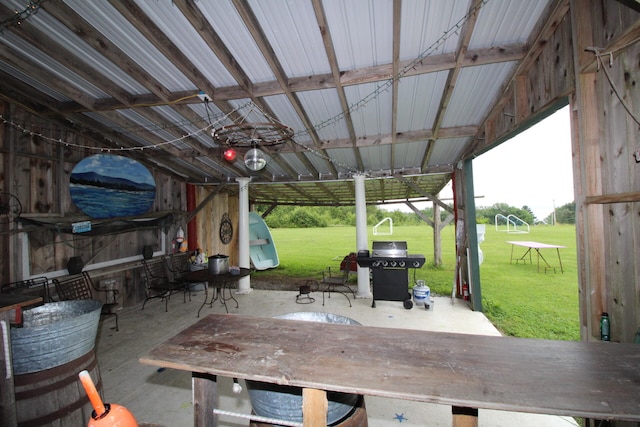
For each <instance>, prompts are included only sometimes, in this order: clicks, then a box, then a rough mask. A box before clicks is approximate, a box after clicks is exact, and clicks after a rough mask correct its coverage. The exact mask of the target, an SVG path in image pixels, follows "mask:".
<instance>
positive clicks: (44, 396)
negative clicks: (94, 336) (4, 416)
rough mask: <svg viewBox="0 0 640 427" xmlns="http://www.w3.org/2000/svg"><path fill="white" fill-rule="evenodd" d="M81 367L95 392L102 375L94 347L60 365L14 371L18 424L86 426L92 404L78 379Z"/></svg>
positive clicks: (58, 426) (27, 425)
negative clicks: (23, 372) (20, 372)
mask: <svg viewBox="0 0 640 427" xmlns="http://www.w3.org/2000/svg"><path fill="white" fill-rule="evenodd" d="M85 369H86V370H87V371H88V372H89V374H90V375H91V378H92V379H93V382H94V384H95V386H96V389H97V390H98V392H100V393H102V378H101V376H100V370H99V367H98V360H97V358H96V354H95V350H94V349H91V351H89V352H88V353H86V354H85V355H83V356H80V357H79V358H77V359H74V360H72V361H70V362H67V363H65V364H63V365H59V366H56V367H54V368H50V369H45V370H43V371H38V372H33V373H29V374H22V375H16V376H15V377H14V387H15V395H16V413H17V418H18V427H41V426H56V427H67V426H68V427H71V426H73V427H79V426H86V425H87V423H88V422H89V420H90V419H91V412H92V411H93V407H92V406H91V403H90V402H89V398H88V397H87V394H86V392H85V391H84V388H83V387H82V384H81V383H80V380H79V379H78V374H79V373H80V371H82V370H85Z"/></svg>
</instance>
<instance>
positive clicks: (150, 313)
mask: <svg viewBox="0 0 640 427" xmlns="http://www.w3.org/2000/svg"><path fill="white" fill-rule="evenodd" d="M297 295H298V292H297V291H296V292H294V291H276V290H257V289H254V290H253V291H252V292H251V293H249V294H246V295H235V298H236V299H237V300H238V303H239V308H236V307H235V303H234V302H233V301H229V303H228V307H229V313H231V314H238V315H251V316H260V317H272V316H276V315H281V314H287V313H294V312H303V311H313V312H327V313H334V314H338V315H341V316H346V317H349V318H351V319H354V320H356V321H358V322H360V323H361V324H363V325H367V326H380V327H388V328H404V329H415V330H429V331H443V332H453V333H469V334H483V335H500V333H499V332H498V331H497V330H496V328H495V327H494V326H493V325H492V324H491V322H489V321H488V320H487V318H486V317H485V316H484V315H483V314H482V313H478V312H474V311H471V310H470V309H469V308H468V307H467V305H466V304H465V303H464V301H460V300H456V301H455V303H454V304H452V303H451V299H450V298H443V297H436V298H434V300H435V304H434V309H433V310H431V311H427V310H425V309H424V308H419V307H417V306H416V307H414V308H413V309H411V310H406V309H404V308H403V305H402V302H394V301H376V307H375V308H372V307H371V302H372V301H371V300H370V299H356V300H352V304H353V307H349V304H348V302H347V300H346V298H345V297H344V296H342V295H340V294H335V293H334V294H331V296H330V298H325V305H324V306H323V300H322V292H312V293H311V297H313V298H315V302H313V303H310V304H298V303H296V296H297ZM203 299H204V292H203V291H200V292H194V293H193V295H192V298H191V301H187V302H186V303H183V300H182V296H181V295H176V296H174V297H172V298H171V300H170V301H169V311H168V312H165V309H164V303H163V302H160V301H159V300H151V301H149V302H148V303H147V305H146V306H145V309H144V310H141V309H140V306H138V307H132V308H128V309H125V310H123V311H122V312H121V313H120V331H118V332H116V331H114V330H113V329H111V328H112V327H113V326H114V321H113V319H112V318H106V319H105V320H104V321H102V322H101V323H100V329H99V332H98V339H97V343H96V349H97V354H98V360H99V363H100V372H101V376H102V381H103V395H104V400H105V402H109V403H118V404H121V405H124V406H126V407H127V408H128V409H129V410H130V411H131V412H132V413H133V414H134V415H135V417H136V419H137V420H138V422H141V423H142V422H144V423H150V424H159V425H162V426H166V427H175V426H190V425H193V408H192V403H191V400H192V399H191V376H190V373H188V372H183V371H177V370H171V369H162V368H161V369H158V368H156V367H152V366H146V365H142V364H140V363H139V362H138V359H139V358H140V356H142V355H143V354H145V353H146V352H148V351H149V350H150V349H152V348H153V347H155V346H156V345H158V344H160V343H161V342H163V341H165V340H166V339H168V338H170V337H171V336H173V335H175V334H176V333H177V332H179V331H180V330H182V329H183V328H185V327H187V326H189V325H191V324H192V323H194V322H196V321H197V320H198V318H197V317H196V313H197V311H198V309H199V308H200V306H201V304H202V301H203ZM224 312H225V309H224V307H223V306H222V305H221V304H220V302H219V301H216V302H214V304H213V306H212V307H209V306H205V308H203V310H202V312H201V316H206V315H207V314H210V313H216V314H220V313H224ZM425 380H426V379H425ZM218 384H219V387H218V389H219V393H220V409H223V410H226V411H232V412H239V413H243V414H249V413H250V412H251V406H250V403H249V397H248V394H247V392H246V390H245V388H244V387H243V391H242V392H241V393H240V394H234V393H233V391H232V386H233V383H232V380H231V379H230V378H219V379H218ZM240 384H241V385H244V384H243V381H240ZM365 404H366V408H367V409H366V410H367V416H368V421H369V426H371V427H386V426H397V425H402V426H403V427H405V426H406V427H411V426H432V427H440V426H442V427H445V426H451V422H452V421H451V408H450V407H449V406H444V405H435V404H428V403H420V402H410V401H403V400H396V399H388V398H378V397H373V396H366V397H365ZM220 425H221V426H230V427H231V426H246V425H248V421H247V420H245V419H241V418H237V417H229V416H221V417H220ZM479 425H480V426H504V427H507V426H509V427H512V426H518V427H534V426H535V427H537V426H548V427H569V426H576V425H578V424H577V423H576V422H575V420H574V419H573V418H571V417H558V416H548V415H537V414H525V413H515V412H506V411H494V410H483V409H480V411H479Z"/></svg>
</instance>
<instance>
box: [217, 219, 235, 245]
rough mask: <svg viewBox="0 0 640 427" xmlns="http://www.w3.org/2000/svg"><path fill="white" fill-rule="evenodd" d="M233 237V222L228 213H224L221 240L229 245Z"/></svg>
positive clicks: (221, 222) (221, 223) (221, 224)
mask: <svg viewBox="0 0 640 427" xmlns="http://www.w3.org/2000/svg"><path fill="white" fill-rule="evenodd" d="M231 239H233V224H232V223H231V219H230V218H229V214H228V213H226V212H225V213H224V214H223V215H222V221H220V241H221V242H222V243H224V244H225V245H228V244H229V243H230V242H231Z"/></svg>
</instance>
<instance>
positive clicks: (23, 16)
mask: <svg viewBox="0 0 640 427" xmlns="http://www.w3.org/2000/svg"><path fill="white" fill-rule="evenodd" d="M45 1H47V0H35V1H30V2H29V3H27V6H26V8H25V9H24V10H23V11H17V10H16V11H15V14H13V15H11V16H10V17H9V18H7V19H5V20H3V21H0V30H2V29H5V28H6V27H8V26H10V25H21V24H22V23H23V22H24V21H26V20H27V19H29V17H31V16H33V15H35V14H36V13H38V11H39V10H40V8H41V7H42V6H41V5H42V3H44V2H45Z"/></svg>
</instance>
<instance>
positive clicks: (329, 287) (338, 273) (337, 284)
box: [320, 266, 356, 307]
mask: <svg viewBox="0 0 640 427" xmlns="http://www.w3.org/2000/svg"><path fill="white" fill-rule="evenodd" d="M349 272H350V270H349V268H348V266H347V268H345V269H343V270H336V269H332V268H331V267H327V268H326V269H325V270H324V271H323V272H322V281H321V282H320V284H321V285H325V286H324V287H323V289H322V305H324V295H325V293H327V294H329V296H328V298H331V293H332V292H336V293H339V294H342V295H344V297H345V298H346V299H347V301H349V307H352V305H351V299H350V298H349V295H347V293H351V295H353V298H354V299H355V297H356V294H355V292H353V289H351V287H349V285H348V284H347V283H348V282H349Z"/></svg>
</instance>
